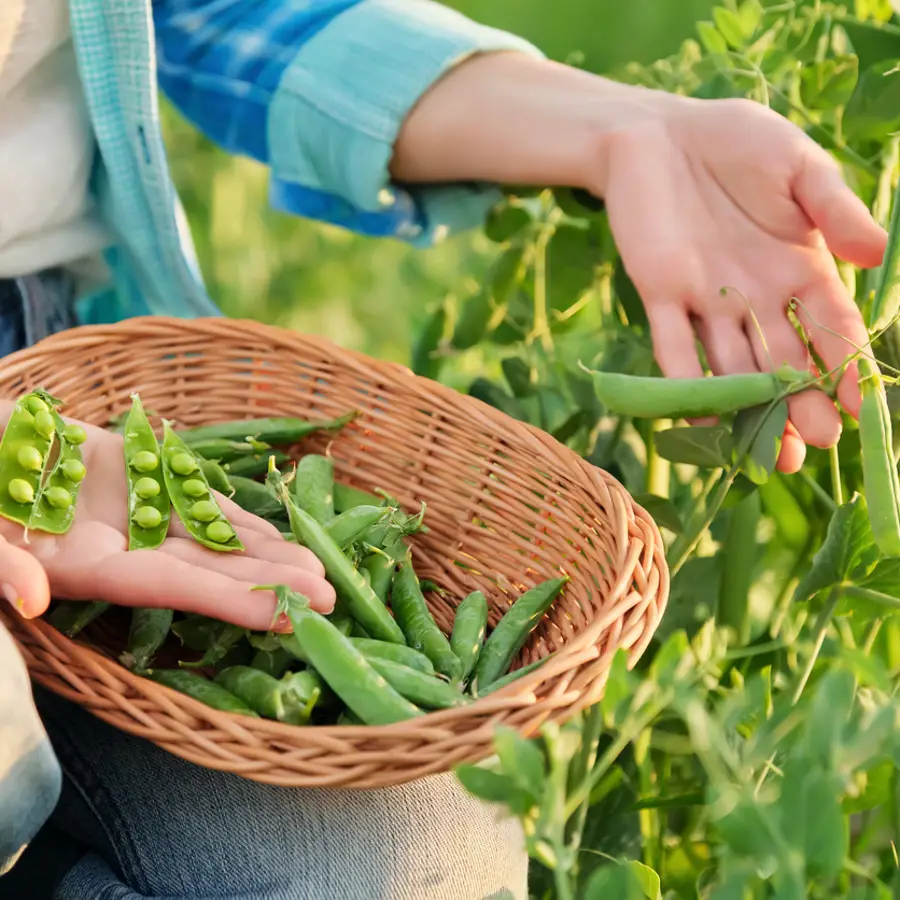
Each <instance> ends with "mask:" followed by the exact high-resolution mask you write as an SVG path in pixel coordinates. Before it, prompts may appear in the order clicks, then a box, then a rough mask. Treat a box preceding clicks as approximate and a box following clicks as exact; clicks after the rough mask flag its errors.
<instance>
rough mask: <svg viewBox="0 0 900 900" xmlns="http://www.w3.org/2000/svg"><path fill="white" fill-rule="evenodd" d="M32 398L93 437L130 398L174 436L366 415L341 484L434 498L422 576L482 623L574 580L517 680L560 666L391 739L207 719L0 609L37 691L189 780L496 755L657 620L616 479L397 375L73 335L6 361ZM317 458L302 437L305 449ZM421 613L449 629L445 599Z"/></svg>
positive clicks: (293, 347) (377, 780) (246, 332)
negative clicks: (137, 744) (559, 578)
mask: <svg viewBox="0 0 900 900" xmlns="http://www.w3.org/2000/svg"><path fill="white" fill-rule="evenodd" d="M38 386H43V387H46V388H47V389H48V390H50V391H51V392H52V393H54V394H55V395H57V396H59V397H62V398H64V400H65V401H66V407H65V409H64V412H65V413H66V414H67V415H70V416H72V417H75V418H78V419H81V420H82V421H86V422H91V423H94V424H98V425H105V424H106V423H107V422H108V421H109V419H110V417H111V416H113V415H117V414H119V413H121V412H123V411H124V410H126V409H127V408H128V407H129V405H130V399H129V397H130V394H131V393H132V392H134V391H138V392H140V395H141V398H142V399H143V401H144V403H145V405H146V406H147V408H149V409H152V410H154V411H155V412H157V413H158V414H160V415H163V416H166V417H168V418H170V419H173V420H175V421H177V422H178V423H179V424H181V425H185V426H190V425H199V424H205V423H210V422H217V421H222V420H226V419H235V418H249V417H256V416H270V415H296V416H303V417H307V416H308V417H321V418H324V417H331V416H336V415H339V414H341V413H344V412H347V411H348V410H351V409H356V410H359V411H360V412H361V413H362V415H361V417H360V418H359V419H357V420H356V421H355V422H354V423H353V424H352V425H351V426H349V427H348V428H347V429H345V430H344V431H343V432H342V433H341V434H340V436H339V437H338V438H337V439H336V440H334V441H333V443H332V445H331V453H332V454H333V456H334V458H335V469H336V474H337V477H338V479H339V480H342V481H345V482H348V483H351V484H353V485H355V486H357V487H361V488H367V489H373V488H379V487H381V488H385V489H386V490H388V491H389V492H390V493H391V494H393V495H394V496H396V497H397V499H398V500H400V501H401V503H403V504H404V505H408V506H409V507H410V508H414V507H415V506H416V505H417V504H419V503H420V501H423V500H424V501H426V502H427V504H428V524H429V529H430V530H429V532H428V534H426V535H423V536H417V537H416V539H415V541H414V548H413V552H414V556H415V563H416V569H417V571H418V572H419V574H420V576H421V577H422V578H428V579H431V580H432V581H434V582H436V583H437V584H439V585H441V586H442V587H444V588H446V589H447V590H448V591H449V593H448V595H447V596H448V597H452V598H455V599H456V600H458V599H459V598H461V597H463V596H465V594H467V593H468V592H470V591H472V590H474V589H476V588H479V589H481V590H483V591H484V592H485V594H486V595H487V597H488V599H489V601H490V604H491V624H492V625H493V624H495V623H496V621H497V619H498V618H499V616H500V615H501V614H502V613H503V611H504V610H505V609H506V608H507V606H508V604H509V602H510V600H511V599H514V598H515V597H516V596H518V594H519V593H520V592H521V591H523V590H524V589H526V588H528V587H530V586H532V585H534V584H535V583H537V582H538V581H541V580H543V579H545V578H548V577H552V576H555V575H558V574H559V573H560V572H565V573H566V574H568V575H569V576H570V577H571V581H570V583H569V584H568V586H567V587H566V590H565V592H564V594H563V595H562V596H561V597H560V598H559V599H558V600H557V601H556V603H555V605H554V608H553V609H552V611H551V613H550V614H549V616H548V617H547V618H546V620H545V621H544V622H543V624H542V625H541V626H540V627H539V628H538V630H537V631H536V632H535V634H534V635H533V636H532V639H531V641H530V643H529V644H528V645H527V646H526V647H525V649H524V650H523V652H522V654H521V655H520V658H519V660H518V662H517V665H518V664H524V663H527V662H529V661H531V660H532V659H536V658H538V657H541V656H545V655H547V654H548V653H550V652H551V651H554V650H559V652H558V653H557V654H556V655H555V656H554V658H553V659H551V660H549V661H548V662H547V663H546V664H545V665H544V666H542V667H540V668H539V669H537V670H536V671H534V672H533V673H530V674H529V675H527V676H525V677H523V678H522V679H521V680H520V681H518V682H516V683H514V684H513V685H510V686H508V687H507V688H506V689H504V690H502V691H498V692H497V693H496V694H492V695H489V696H487V697H485V698H483V699H481V700H478V701H477V702H475V703H473V704H471V705H470V706H468V707H466V708H463V709H454V710H448V711H442V712H435V713H430V714H429V715H427V716H423V717H421V718H419V719H417V720H415V721H412V722H405V723H400V724H396V725H391V726H384V727H351V726H340V727H338V726H335V727H304V728H298V727H293V726H288V725H283V724H281V723H278V722H270V721H265V720H250V719H247V718H245V717H242V716H234V715H229V714H225V713H221V712H217V711H215V710H212V709H209V708H207V707H206V706H203V705H202V704H200V703H198V702H196V701H194V700H191V699H190V698H188V697H185V696H182V695H181V694H178V693H176V692H174V691H171V690H169V689H168V688H164V687H161V686H159V685H157V684H155V683H153V682H151V681H148V680H146V679H143V678H140V677H138V676H136V675H133V674H131V673H130V672H129V671H127V670H126V669H124V668H123V667H122V666H120V665H119V664H118V663H117V662H116V661H115V660H114V658H113V655H112V651H113V649H114V647H112V646H111V647H109V652H108V653H107V652H104V650H105V648H104V646H103V644H104V641H103V638H102V631H100V632H99V633H100V635H101V637H99V638H98V637H97V634H98V632H97V631H95V632H93V633H89V637H88V638H87V639H86V641H85V643H82V642H81V641H79V642H73V641H71V640H69V639H67V638H66V637H64V636H63V635H62V634H60V633H59V632H57V631H55V630H54V629H53V628H51V627H50V626H49V625H48V624H47V623H46V622H44V621H40V620H38V621H31V622H28V621H25V620H22V619H21V618H19V617H17V616H15V615H14V614H13V613H12V612H11V611H6V610H3V611H2V612H0V618H2V620H3V621H4V622H5V624H6V625H7V626H8V627H9V628H10V630H11V632H12V634H13V636H14V637H15V638H16V640H17V642H18V644H19V647H20V649H21V650H22V653H23V654H24V656H25V659H26V662H27V664H28V667H29V669H30V671H31V674H32V677H33V678H34V679H35V681H37V682H38V683H39V684H41V685H43V686H45V687H46V688H49V689H50V690H52V691H54V692H56V693H57V694H60V695H62V696H63V697H66V698H68V699H70V700H73V701H75V702H76V703H79V704H81V705H82V706H84V707H86V708H87V709H88V710H90V711H91V712H92V713H93V714H94V715H96V716H97V717H99V718H100V719H103V720H104V721H106V722H109V723H111V724H112V725H114V726H115V727H117V728H120V729H122V730H123V731H126V732H129V733H131V734H134V735H138V736H140V737H143V738H146V739H147V740H150V741H153V742H154V743H155V744H158V745H159V746H160V747H162V748H164V749H165V750H167V751H169V752H171V753H174V754H176V755H177V756H180V757H183V758H185V759H187V760H191V761H193V762H195V763H198V764H200V765H203V766H207V767H210V768H213V769H219V770H223V771H228V772H233V773H236V774H238V775H242V776H244V777H246V778H250V779H253V780H256V781H260V782H265V783H269V784H277V785H285V786H304V787H321V786H332V787H348V788H371V787H378V786H384V785H390V784H400V783H402V782H406V781H410V780H412V779H416V778H420V777H422V776H425V775H429V774H432V773H436V772H442V771H448V770H450V769H451V768H452V767H453V766H454V765H456V764H457V763H460V762H463V761H475V760H478V759H482V758H484V757H486V756H488V755H490V753H491V742H492V734H493V730H494V728H495V726H497V725H499V724H501V723H502V724H505V725H508V726H512V727H514V728H516V729H518V730H519V731H520V733H522V734H524V735H529V734H532V733H534V731H535V730H536V729H537V728H538V727H539V726H540V725H541V724H542V723H543V722H545V721H548V720H555V721H562V720H564V719H566V718H567V717H569V716H571V715H572V714H573V713H575V712H576V711H578V710H580V709H582V708H584V707H586V706H588V705H590V704H593V703H595V702H597V701H598V700H599V699H600V697H601V696H602V693H603V688H604V685H605V682H606V678H607V674H608V670H609V665H610V662H611V660H612V657H613V655H614V653H615V651H616V650H617V648H619V647H625V648H629V650H630V653H631V655H632V659H633V660H636V659H637V658H638V657H639V656H640V654H641V653H642V652H643V650H644V649H645V648H646V646H647V644H648V642H649V641H650V639H651V637H652V635H653V632H654V629H655V628H656V625H657V623H658V622H659V619H660V616H661V615H662V613H663V610H664V608H665V604H666V598H667V595H668V587H669V578H668V571H667V569H666V565H665V560H664V556H663V546H662V541H661V539H660V535H659V532H658V531H657V528H656V526H655V524H654V523H653V521H652V520H651V518H650V516H649V515H648V514H647V513H646V512H645V511H644V510H642V509H641V508H639V507H638V506H636V505H635V504H634V502H633V501H632V500H631V498H630V497H629V495H628V494H627V492H626V491H625V490H624V488H623V487H622V486H621V485H620V484H619V483H618V482H616V481H615V480H614V479H613V478H612V477H611V476H609V475H608V474H606V473H605V472H603V471H601V470H599V469H597V468H595V467H593V466H591V465H589V464H587V463H586V462H584V461H583V460H581V459H580V458H579V457H578V456H577V455H576V454H574V453H572V452H571V451H569V450H568V449H567V448H565V447H563V446H561V445H560V444H559V443H557V442H556V441H554V440H553V439H552V438H550V437H548V436H547V435H546V434H544V433H543V432H540V431H538V430H536V429H532V428H530V427H528V426H526V425H523V424H521V423H519V422H516V421H513V420H512V419H510V418H508V417H507V416H505V415H503V414H502V413H500V412H498V411H496V410H494V409H492V408H491V407H488V406H486V405H484V404H482V403H480V402H478V401H476V400H473V399H471V398H468V397H464V396H461V395H459V394H457V393H456V392H454V391H453V390H450V389H449V388H446V387H442V386H441V385H438V384H435V383H434V382H431V381H428V380H426V379H423V378H417V377H415V376H414V375H412V374H411V373H410V372H409V371H407V370H406V369H404V368H402V367H400V366H397V365H392V364H385V363H382V362H376V361H373V360H371V359H368V358H366V357H364V356H361V355H359V354H356V353H351V352H348V351H345V350H341V349H338V348H337V347H335V346H333V345H331V344H328V343H326V342H324V341H321V340H318V339H314V338H310V337H304V336H302V335H298V334H294V333H291V332H288V331H284V330H281V329H277V328H272V327H268V326H263V325H259V324H257V323H253V322H245V321H234V320H227V319H206V320H194V321H182V320H174V319H164V318H147V319H132V320H129V321H127V322H124V323H120V324H117V325H112V326H100V327H86V328H79V329H75V330H73V331H67V332H65V333H63V334H60V335H56V336H54V337H51V338H49V339H47V340H45V341H42V342H41V343H40V344H38V345H37V346H36V347H33V348H30V349H28V350H25V351H22V352H20V353H16V354H14V355H12V356H10V357H7V358H6V359H4V360H2V361H0V396H3V397H14V396H18V395H20V394H22V393H24V392H26V391H28V390H31V389H33V388H35V387H38ZM323 440H324V439H323ZM322 446H323V445H322V444H321V443H317V442H316V440H315V439H313V440H312V441H310V442H307V443H305V444H304V450H308V449H310V448H312V449H320V448H321V447H322ZM429 601H430V602H431V604H432V610H433V612H434V614H435V617H436V619H437V620H438V622H439V624H440V625H441V626H442V627H443V628H444V629H445V630H446V629H448V627H449V625H450V623H451V622H452V602H453V601H452V600H448V599H441V598H440V597H438V596H437V595H431V597H430V598H429ZM0 609H2V607H0ZM120 637H121V636H120ZM88 641H90V642H92V643H93V645H94V646H93V647H89V646H87V645H86V643H87V642H88ZM118 646H119V647H120V646H121V644H119V645H118ZM560 648H561V649H560Z"/></svg>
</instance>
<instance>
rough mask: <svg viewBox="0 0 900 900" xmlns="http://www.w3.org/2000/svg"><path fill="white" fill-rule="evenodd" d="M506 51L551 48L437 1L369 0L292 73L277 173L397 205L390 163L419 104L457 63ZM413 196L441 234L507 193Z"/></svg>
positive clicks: (283, 102) (272, 154) (302, 55)
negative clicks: (539, 46) (403, 127)
mask: <svg viewBox="0 0 900 900" xmlns="http://www.w3.org/2000/svg"><path fill="white" fill-rule="evenodd" d="M496 51H518V52H522V53H527V54H529V55H530V56H533V57H539V58H540V57H542V56H543V54H541V52H540V51H539V50H538V49H536V48H535V47H534V46H533V45H532V44H530V43H528V42H527V41H525V40H523V39H522V38H518V37H516V36H514V35H511V34H508V33H506V32H504V31H499V30H497V29H494V28H488V27H486V26H483V25H478V24H477V23H475V22H473V21H472V20H470V19H468V18H466V17H465V16H463V15H461V14H460V13H457V12H455V11H454V10H451V9H449V8H448V7H445V6H442V5H441V4H439V3H435V2H432V0H363V2H361V3H359V4H358V5H356V6H353V7H351V8H350V9H348V10H346V11H344V12H343V13H341V14H340V15H338V16H337V17H336V18H335V19H334V20H333V21H332V22H331V23H329V24H328V25H327V26H326V27H325V28H324V29H323V30H322V31H320V32H319V33H318V34H317V35H315V36H314V37H313V38H311V39H310V40H309V41H307V42H306V43H305V44H304V45H303V47H302V49H301V50H300V51H299V52H298V54H297V56H296V58H295V59H294V60H293V62H292V63H291V65H290V66H289V67H288V69H287V70H286V71H285V73H284V75H283V77H282V80H281V83H280V85H279V87H278V89H277V91H276V93H275V96H274V97H273V98H272V102H271V105H270V107H269V118H268V138H269V161H270V165H271V168H272V176H273V179H275V180H276V181H279V182H286V183H293V184H296V185H298V186H302V187H304V188H310V189H313V190H316V191H322V192H325V193H327V194H330V195H333V196H337V197H340V198H341V199H342V200H344V201H345V202H346V203H347V204H349V205H350V206H351V207H353V208H355V209H356V210H358V211H359V212H361V213H378V212H386V211H388V210H389V209H390V207H391V206H392V205H393V204H394V203H395V202H396V201H397V199H398V198H397V191H396V189H394V188H392V187H391V184H390V176H389V173H388V166H389V164H390V160H391V155H392V153H393V147H394V143H395V141H396V139H397V135H398V133H399V131H400V127H401V125H402V124H403V122H404V120H405V119H406V117H407V115H408V114H409V112H410V110H411V109H412V108H413V106H415V104H416V103H417V102H418V100H419V98H420V97H421V96H422V95H423V94H424V93H425V92H426V91H427V90H428V89H429V88H430V87H431V86H432V85H433V84H434V83H435V82H436V81H437V80H438V79H439V78H440V77H441V76H442V75H443V74H444V73H446V72H447V71H448V70H449V69H451V68H452V67H454V66H455V65H458V64H459V63H461V62H462V61H464V60H465V59H467V58H469V57H470V56H472V55H473V54H476V53H483V52H496ZM410 194H411V195H412V197H413V199H414V200H415V202H416V204H417V206H418V207H419V210H418V212H419V218H420V221H422V220H425V222H427V224H426V225H425V226H424V227H425V228H426V230H427V231H429V232H435V235H436V236H438V237H439V236H440V234H439V232H441V231H456V230H459V229H460V228H465V227H469V226H471V225H475V224H477V223H478V222H480V220H481V219H482V218H483V216H484V214H485V212H486V211H487V209H489V208H490V206H491V205H492V204H493V203H495V202H496V200H497V197H498V194H497V192H496V191H495V190H494V189H492V188H488V187H486V186H474V187H471V188H469V187H464V186H459V185H448V186H428V187H424V188H421V189H412V190H410ZM398 236H400V235H398ZM407 237H413V236H412V235H408V236H407Z"/></svg>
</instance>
